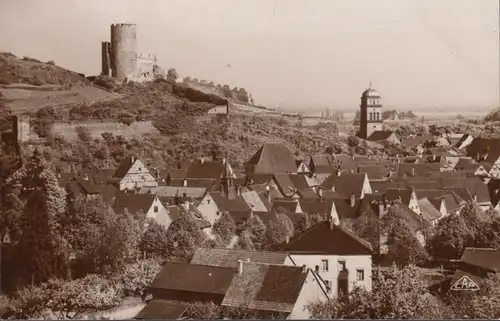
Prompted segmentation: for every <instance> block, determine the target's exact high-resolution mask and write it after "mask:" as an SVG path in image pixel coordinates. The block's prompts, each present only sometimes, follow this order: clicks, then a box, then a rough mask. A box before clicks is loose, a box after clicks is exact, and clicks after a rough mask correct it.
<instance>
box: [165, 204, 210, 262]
mask: <svg viewBox="0 0 500 321" xmlns="http://www.w3.org/2000/svg"><path fill="white" fill-rule="evenodd" d="M167 240H168V245H169V246H168V247H169V248H168V253H170V254H171V255H173V256H176V257H179V258H182V259H188V258H190V257H191V256H192V255H193V253H194V251H195V250H196V248H197V247H198V246H200V245H201V244H202V243H203V241H204V236H203V235H202V232H201V231H200V228H199V227H198V225H196V222H195V221H194V219H193V218H192V216H191V214H190V213H185V214H184V215H182V216H181V217H180V218H178V219H177V220H175V221H173V222H172V223H171V224H170V226H169V227H168V230H167Z"/></svg>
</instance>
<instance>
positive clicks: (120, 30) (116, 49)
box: [101, 23, 137, 80]
mask: <svg viewBox="0 0 500 321" xmlns="http://www.w3.org/2000/svg"><path fill="white" fill-rule="evenodd" d="M101 51H102V52H101V55H102V75H105V76H110V71H111V76H112V77H114V78H116V79H118V80H124V79H125V78H127V77H129V76H134V75H135V74H136V72H137V28H136V25H135V24H128V23H119V24H112V25H111V42H107V41H106V42H103V43H102V44H101Z"/></svg>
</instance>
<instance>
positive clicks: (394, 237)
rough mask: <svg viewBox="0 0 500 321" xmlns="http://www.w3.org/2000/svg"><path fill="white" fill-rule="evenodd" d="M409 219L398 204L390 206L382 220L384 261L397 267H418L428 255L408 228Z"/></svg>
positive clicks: (413, 232) (412, 231)
mask: <svg viewBox="0 0 500 321" xmlns="http://www.w3.org/2000/svg"><path fill="white" fill-rule="evenodd" d="M411 219H412V218H411V217H408V216H407V215H405V213H404V212H403V210H402V209H401V208H400V206H399V205H398V204H396V205H393V206H391V208H390V209H389V211H388V213H387V214H386V215H385V216H384V217H383V218H382V222H381V226H382V229H381V232H382V233H383V234H384V235H385V236H386V238H387V246H388V252H387V255H386V259H387V260H389V262H394V263H396V264H397V265H399V266H405V265H409V264H412V265H420V264H423V263H425V261H426V260H427V259H428V254H427V252H426V250H425V248H424V247H423V245H422V244H421V243H420V241H419V240H418V239H417V236H416V233H415V231H414V230H413V229H412V228H411V227H410V225H409V224H410V223H409V220H411Z"/></svg>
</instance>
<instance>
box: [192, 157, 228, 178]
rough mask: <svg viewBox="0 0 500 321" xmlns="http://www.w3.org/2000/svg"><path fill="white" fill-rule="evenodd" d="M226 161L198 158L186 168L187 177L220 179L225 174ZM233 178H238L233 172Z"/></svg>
mask: <svg viewBox="0 0 500 321" xmlns="http://www.w3.org/2000/svg"><path fill="white" fill-rule="evenodd" d="M225 164H226V162H224V161H209V160H196V161H194V162H192V163H191V165H189V167H188V169H187V170H186V178H212V179H219V178H221V177H222V176H223V173H224V168H225V166H226V165H225ZM231 174H232V176H233V178H236V176H235V175H234V173H232V172H231Z"/></svg>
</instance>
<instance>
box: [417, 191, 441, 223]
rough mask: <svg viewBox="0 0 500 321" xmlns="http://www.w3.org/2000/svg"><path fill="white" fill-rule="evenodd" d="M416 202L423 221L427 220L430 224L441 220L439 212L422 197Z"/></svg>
mask: <svg viewBox="0 0 500 321" xmlns="http://www.w3.org/2000/svg"><path fill="white" fill-rule="evenodd" d="M417 202H418V207H419V208H420V212H421V215H422V217H423V218H424V219H425V220H427V221H428V222H432V221H434V220H437V219H439V218H441V216H442V214H441V212H439V211H438V209H437V208H436V207H434V205H432V203H431V202H429V200H428V199H427V198H425V197H424V198H422V199H419V200H418V201H417Z"/></svg>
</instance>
